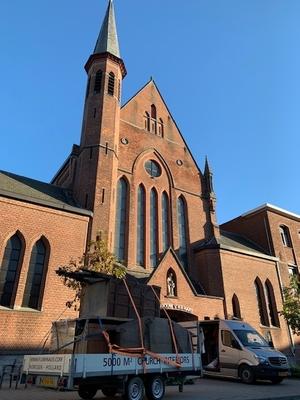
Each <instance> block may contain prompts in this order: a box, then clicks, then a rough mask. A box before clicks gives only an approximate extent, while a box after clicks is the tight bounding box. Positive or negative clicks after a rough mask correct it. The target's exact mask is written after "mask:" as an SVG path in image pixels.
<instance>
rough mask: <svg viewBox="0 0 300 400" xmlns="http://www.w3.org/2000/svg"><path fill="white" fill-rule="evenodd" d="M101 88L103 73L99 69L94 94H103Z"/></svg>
mask: <svg viewBox="0 0 300 400" xmlns="http://www.w3.org/2000/svg"><path fill="white" fill-rule="evenodd" d="M101 86H102V71H101V69H99V71H97V73H96V76H95V85H94V93H95V94H97V93H100V92H101Z"/></svg>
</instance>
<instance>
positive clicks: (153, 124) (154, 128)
mask: <svg viewBox="0 0 300 400" xmlns="http://www.w3.org/2000/svg"><path fill="white" fill-rule="evenodd" d="M151 132H152V133H154V134H156V133H157V121H156V107H155V105H154V104H152V105H151Z"/></svg>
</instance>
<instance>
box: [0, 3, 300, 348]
mask: <svg viewBox="0 0 300 400" xmlns="http://www.w3.org/2000/svg"><path fill="white" fill-rule="evenodd" d="M109 7H112V5H111V3H110V6H109ZM99 70H101V71H102V74H101V82H100V90H95V83H96V76H97V73H98V72H99ZM86 71H87V79H88V86H87V94H86V99H85V107H84V115H83V124H82V132H81V140H80V145H74V146H73V150H72V153H71V155H70V156H69V158H68V159H67V160H66V162H65V163H64V165H63V167H62V168H61V169H60V170H59V171H58V173H57V174H56V176H55V177H54V178H53V181H52V185H53V187H56V188H57V187H59V188H61V189H64V190H65V189H67V190H68V191H70V192H71V193H72V196H73V199H74V201H75V202H76V204H77V208H76V209H73V210H68V209H65V210H64V209H59V207H56V208H55V207H54V208H53V207H49V206H47V205H45V204H42V203H41V204H32V202H30V201H28V200H26V199H23V200H22V201H21V200H17V199H15V198H13V196H11V197H9V196H5V195H3V197H1V202H0V215H2V219H1V221H3V222H2V223H1V227H0V260H1V259H2V257H3V253H4V248H5V245H6V243H7V240H8V238H9V237H11V235H12V234H14V233H15V232H16V231H19V232H20V234H21V235H22V237H23V238H24V242H25V244H26V246H25V247H24V248H25V253H24V258H23V262H22V268H21V270H20V275H19V277H18V285H16V287H17V291H16V296H15V300H14V302H13V305H12V307H11V308H7V307H6V308H4V307H1V308H0V316H1V321H4V324H3V325H2V326H3V327H4V328H3V329H2V331H1V333H0V343H1V346H2V351H4V350H5V351H13V350H14V351H18V350H19V351H25V350H28V351H29V350H32V351H33V350H36V349H37V348H39V347H40V346H41V344H40V343H41V342H42V340H43V338H44V336H45V334H46V333H47V331H48V329H49V327H50V324H51V320H55V319H57V318H58V317H59V315H60V313H61V312H63V310H64V308H65V302H66V300H68V299H69V298H70V292H69V291H68V290H67V289H66V288H65V287H64V286H63V285H62V283H61V282H60V281H59V279H58V278H57V276H56V274H55V269H56V268H57V266H59V265H61V264H65V263H67V262H68V261H69V259H70V258H71V257H73V258H76V257H79V256H80V255H82V253H83V251H84V249H85V247H86V244H87V243H88V241H89V240H90V239H91V238H95V236H96V235H97V232H99V231H101V232H102V234H103V235H104V236H105V237H106V238H107V239H108V244H109V248H110V249H111V250H112V251H114V249H115V248H116V246H117V245H118V240H120V241H124V242H122V243H123V245H124V248H125V250H124V258H123V260H122V261H123V262H124V264H125V265H126V266H127V267H128V273H131V274H134V275H135V276H138V277H143V278H147V277H148V279H149V284H155V285H158V286H161V289H162V290H161V293H162V295H161V302H162V304H163V306H164V307H166V308H169V309H171V311H170V314H171V315H172V316H173V317H174V318H175V319H177V320H180V319H183V320H186V319H190V318H200V319H203V318H205V317H210V318H215V317H219V318H224V317H226V318H231V317H232V316H233V314H234V312H233V309H232V304H233V303H232V298H233V296H234V295H235V296H236V298H237V299H238V302H239V305H240V312H241V316H242V318H243V319H245V320H246V321H248V322H249V323H251V324H252V325H253V326H254V327H256V328H257V329H258V330H260V331H261V332H262V334H264V335H266V334H267V333H268V332H270V333H271V335H272V338H273V340H274V344H275V345H276V346H277V347H279V348H281V349H285V350H288V348H289V347H290V344H291V343H290V337H289V331H288V329H287V327H286V324H285V322H284V321H283V320H282V318H281V317H280V318H279V324H278V325H279V326H276V327H274V326H261V324H260V319H259V311H258V307H257V298H256V297H257V296H256V293H255V286H254V282H255V280H256V279H257V278H259V280H260V281H261V282H262V283H263V284H265V282H268V284H269V285H271V288H272V296H273V297H274V304H276V307H277V310H280V309H281V307H282V296H281V281H280V279H279V275H278V268H279V271H280V272H281V273H282V280H283V281H284V282H286V281H287V273H288V272H287V263H293V264H295V265H298V261H299V255H300V253H299V251H300V249H299V230H300V227H299V221H298V222H294V220H293V221H291V219H290V218H287V219H285V218H286V217H285V216H284V215H282V214H281V215H280V216H279V215H277V214H276V213H273V212H269V211H268V212H266V213H265V215H263V216H262V217H261V216H260V215H258V214H253V216H249V217H248V218H247V220H244V219H243V218H240V219H237V220H234V221H231V222H229V223H227V224H224V225H223V226H222V229H224V230H226V231H227V230H229V231H230V232H233V233H235V234H239V235H244V236H246V238H248V239H250V241H251V242H250V241H249V240H248V241H245V240H244V239H243V238H242V237H236V238H235V237H233V236H231V237H229V236H228V235H227V236H226V235H224V233H222V230H221V231H220V229H219V227H218V225H217V221H216V215H215V201H216V199H215V195H214V192H213V187H212V174H211V171H210V168H209V166H208V163H207V162H206V165H205V169H204V171H203V172H202V171H201V170H200V168H199V167H198V166H197V164H196V162H195V160H194V158H193V156H192V153H191V151H190V150H189V148H188V147H187V145H186V143H185V141H184V138H183V135H182V134H181V132H180V131H179V129H178V127H177V125H176V122H175V120H174V119H173V117H172V115H171V114H170V111H169V109H168V107H167V105H166V104H165V102H164V100H163V98H162V96H161V94H160V92H159V90H158V88H157V86H156V84H155V83H154V81H153V80H150V81H149V82H148V83H147V84H146V85H145V86H144V87H143V88H142V89H141V90H140V91H139V92H138V93H136V94H135V95H134V96H133V97H132V98H131V99H130V100H129V101H128V102H127V103H126V104H125V105H123V106H122V107H121V106H120V95H121V91H122V80H123V78H124V77H125V74H126V70H125V67H124V64H123V61H122V60H121V59H120V58H119V55H117V56H116V55H114V54H112V53H110V52H109V49H108V51H105V52H103V53H100V54H93V55H92V56H91V57H90V58H89V60H88V62H87V64H86ZM112 73H113V76H114V86H113V89H112V88H111V87H109V79H110V76H111V75H110V74H112ZM111 89H112V90H111ZM148 161H152V162H154V163H155V165H156V166H158V168H159V174H157V176H154V175H152V176H151V174H149V171H148V172H147V170H146V168H145V164H146V162H148ZM120 179H124V180H125V182H126V187H127V192H126V204H123V210H121V211H122V212H123V214H122V215H123V217H124V224H123V225H125V226H123V227H122V229H123V228H124V232H123V231H122V232H123V236H120V235H121V234H120V232H118V230H117V228H116V227H117V223H118V218H116V216H117V213H116V208H117V206H118V203H117V202H118V201H119V200H118V185H119V183H120ZM141 185H142V187H143V190H144V192H145V202H144V203H143V210H144V211H143V221H142V222H143V229H144V235H145V236H144V239H145V241H144V245H143V246H144V248H143V254H144V255H143V258H144V259H143V262H142V263H141V262H138V261H137V252H138V250H137V248H138V241H139V240H140V238H139V234H138V232H137V225H138V212H139V211H138V205H139V203H138V191H139V187H141ZM0 186H1V185H0ZM0 189H1V188H0ZM154 190H155V196H156V199H157V203H156V208H155V212H154V214H153V210H152V211H151V207H153V204H152V203H151V200H150V197H151V192H152V193H153V191H154ZM0 194H1V193H0ZM164 195H165V196H167V199H168V203H167V204H168V210H169V211H168V217H167V219H166V217H165V216H164V209H163V205H162V198H163V196H164ZM179 201H182V204H183V209H184V212H182V211H179ZM83 209H84V210H86V211H87V210H89V211H90V214H84V213H83V212H82V210H83ZM151 212H152V214H151ZM180 212H181V213H183V214H184V218H180V216H181V217H182V214H180ZM275 214H276V215H275ZM151 218H152V220H154V222H151ZM164 218H165V219H164ZM166 220H167V228H166V224H165V221H166ZM290 223H291V224H295V225H289V224H290ZM151 224H152V225H151ZM153 224H155V226H154V225H153ZM278 224H285V225H288V226H291V228H290V229H291V239H292V243H293V247H292V250H291V249H287V248H284V249H282V246H280V236H279V235H278V232H277V230H276V229H277V228H276V227H277V225H278ZM297 224H298V225H297ZM273 228H274V229H273ZM166 229H167V234H166V235H165V236H164V235H163V230H165V231H166ZM297 229H298V233H296V231H297ZM294 231H295V232H294ZM118 235H119V236H118ZM153 235H155V240H156V241H155V245H153V237H154V236H153ZM297 235H298V236H297ZM166 236H167V237H168V249H167V250H166V249H165V248H164V246H165V243H164V241H165V240H166ZM41 237H43V238H46V240H47V241H48V243H49V249H50V252H49V254H50V258H49V263H48V269H47V273H46V274H45V286H44V291H43V299H42V307H41V309H40V310H32V309H24V308H23V307H22V297H23V293H24V285H25V281H26V276H27V272H28V263H29V257H30V249H31V247H32V245H33V243H34V242H35V241H36V240H37V239H38V238H41ZM270 237H272V241H270ZM151 239H152V241H151ZM252 242H255V243H256V245H253V244H252ZM182 243H186V248H184V246H183V244H182ZM154 247H155V248H156V251H157V265H156V267H153V265H152V264H151V263H152V259H151V252H153V248H154ZM182 249H183V250H184V251H185V252H186V254H185V253H184V257H185V261H182V262H181V261H180V257H181V256H182V254H181V252H182V251H183V250H182ZM277 258H279V261H277ZM182 260H183V259H182ZM185 263H186V265H184V264H185ZM170 271H171V272H172V276H173V278H174V282H175V289H174V290H175V291H176V293H175V295H169V294H168V286H167V279H168V276H169V275H168V274H170ZM73 316H74V313H72V312H70V311H68V312H65V313H64V314H63V317H64V318H66V317H73ZM8 332H9V335H8V334H7V333H8ZM1 335H2V336H1Z"/></svg>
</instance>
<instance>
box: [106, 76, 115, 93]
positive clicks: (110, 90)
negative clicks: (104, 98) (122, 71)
mask: <svg viewBox="0 0 300 400" xmlns="http://www.w3.org/2000/svg"><path fill="white" fill-rule="evenodd" d="M114 92H115V74H114V73H113V72H110V73H109V75H108V86H107V93H108V94H110V95H111V96H113V95H114Z"/></svg>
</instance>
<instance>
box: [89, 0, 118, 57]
mask: <svg viewBox="0 0 300 400" xmlns="http://www.w3.org/2000/svg"><path fill="white" fill-rule="evenodd" d="M101 53H110V54H112V55H113V56H115V57H118V58H121V56H120V49H119V41H118V35H117V28H116V20H115V11H114V5H113V1H112V0H109V3H108V7H107V10H106V14H105V17H104V20H103V23H102V26H101V30H100V33H99V36H98V39H97V42H96V46H95V49H94V54H101Z"/></svg>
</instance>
